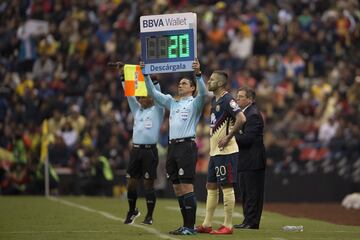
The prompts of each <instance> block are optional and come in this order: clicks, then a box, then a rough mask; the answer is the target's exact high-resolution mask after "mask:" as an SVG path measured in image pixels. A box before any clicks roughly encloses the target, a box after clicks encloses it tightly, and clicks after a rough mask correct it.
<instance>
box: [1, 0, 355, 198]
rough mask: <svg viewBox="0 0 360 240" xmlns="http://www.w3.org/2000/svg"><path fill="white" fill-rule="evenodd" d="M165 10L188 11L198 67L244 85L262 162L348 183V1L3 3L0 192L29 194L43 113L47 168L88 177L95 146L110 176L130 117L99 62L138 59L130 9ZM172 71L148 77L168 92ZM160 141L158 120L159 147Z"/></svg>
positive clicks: (233, 86)
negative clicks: (258, 124)
mask: <svg viewBox="0 0 360 240" xmlns="http://www.w3.org/2000/svg"><path fill="white" fill-rule="evenodd" d="M175 12H195V13H197V20H198V29H197V30H198V31H197V34H198V40H197V44H198V45H197V47H198V49H197V51H198V57H199V60H200V62H201V66H202V71H203V74H204V75H205V76H209V74H210V73H211V72H212V71H213V70H217V69H223V70H225V71H227V72H228V73H229V76H230V79H231V83H230V84H229V91H231V92H232V93H235V92H236V90H237V89H238V88H239V87H241V86H244V85H247V86H250V87H253V88H255V89H256V92H257V103H258V106H259V107H260V108H261V110H262V112H263V114H264V118H265V122H266V131H265V142H266V147H267V155H268V160H267V164H268V168H269V170H270V171H274V172H275V173H276V174H284V173H286V174H311V173H313V172H323V173H324V174H326V173H329V172H336V173H338V174H339V175H341V176H343V177H345V178H349V179H351V181H353V182H357V183H360V3H359V1H357V0H339V1H328V0H312V1H309V0H301V1H293V0H282V1H280V0H278V1H277V0H243V1H212V0H197V1H188V0H153V1H144V0H139V1H132V0H76V1H75V0H4V1H1V3H0V136H1V137H0V163H1V164H0V184H1V186H0V189H1V191H0V194H1V192H2V193H3V194H6V193H9V194H10V193H19V192H20V193H21V192H27V193H37V192H38V191H40V190H39V189H41V184H39V183H38V184H34V182H36V181H41V179H43V176H42V175H43V174H42V173H41V169H42V166H43V163H42V162H41V161H40V148H41V147H40V146H41V142H42V138H41V130H42V123H43V121H44V120H45V119H48V125H49V133H50V139H49V141H50V144H49V147H48V157H49V161H50V163H51V164H52V166H53V167H54V168H55V170H56V169H61V168H67V169H70V171H71V173H73V174H75V175H77V176H79V177H80V178H81V177H84V178H85V177H89V176H91V175H92V174H94V171H93V170H92V169H93V167H94V163H93V162H94V161H92V160H91V159H92V155H93V154H98V155H103V156H104V157H106V158H107V159H108V161H109V163H110V166H111V168H112V170H113V172H114V174H115V175H116V174H121V173H123V170H124V169H125V168H126V166H127V163H128V161H129V149H130V148H131V136H132V122H133V116H132V115H131V113H130V111H129V106H128V104H127V101H126V99H125V98H124V95H123V91H122V89H121V85H120V82H119V76H118V74H117V73H114V72H112V71H109V70H108V69H107V68H106V64H107V62H110V61H119V60H121V61H123V62H126V63H132V64H136V63H138V62H139V60H140V50H141V49H140V39H139V31H140V30H139V19H140V16H142V15H151V14H165V13H175ZM182 75H183V73H174V74H162V75H159V76H158V78H159V79H160V83H161V86H162V89H163V91H164V92H166V93H174V92H176V88H177V81H178V80H179V79H180V77H181V76H182ZM209 99H210V96H209ZM209 107H210V105H209V103H207V105H206V107H205V109H204V114H203V116H202V119H201V122H200V124H199V126H198V137H197V143H198V146H199V161H198V166H197V170H198V172H204V173H206V169H207V162H208V159H209V155H208V152H209V134H208V133H209V128H208V122H209ZM167 116H168V114H167ZM167 139H168V119H167V118H165V120H164V123H163V126H162V128H161V137H160V139H159V145H160V146H161V147H162V148H165V149H166V146H167ZM165 152H166V151H164V154H165ZM54 179H56V177H54Z"/></svg>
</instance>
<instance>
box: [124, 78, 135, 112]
mask: <svg viewBox="0 0 360 240" xmlns="http://www.w3.org/2000/svg"><path fill="white" fill-rule="evenodd" d="M121 85H122V87H123V89H125V83H124V81H121ZM126 99H127V101H128V103H129V107H130V111H131V112H132V113H133V114H135V112H136V111H137V110H139V108H140V104H139V102H138V101H137V100H136V97H134V96H129V97H126Z"/></svg>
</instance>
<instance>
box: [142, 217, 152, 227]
mask: <svg viewBox="0 0 360 240" xmlns="http://www.w3.org/2000/svg"><path fill="white" fill-rule="evenodd" d="M142 224H146V225H152V224H153V219H152V217H151V216H146V217H145V219H144V221H143V222H142Z"/></svg>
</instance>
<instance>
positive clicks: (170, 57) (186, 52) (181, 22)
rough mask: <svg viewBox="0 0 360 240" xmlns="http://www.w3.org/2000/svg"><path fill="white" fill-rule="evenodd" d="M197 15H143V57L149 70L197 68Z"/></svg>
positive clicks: (166, 70) (189, 69) (149, 71)
mask: <svg viewBox="0 0 360 240" xmlns="http://www.w3.org/2000/svg"><path fill="white" fill-rule="evenodd" d="M196 24H197V22H196V14H195V13H176V14H163V15H149V16H141V17H140V39H141V57H142V61H143V62H144V63H145V73H146V74H151V73H169V72H188V71H193V69H192V63H193V61H194V59H195V58H196V57H197V55H196Z"/></svg>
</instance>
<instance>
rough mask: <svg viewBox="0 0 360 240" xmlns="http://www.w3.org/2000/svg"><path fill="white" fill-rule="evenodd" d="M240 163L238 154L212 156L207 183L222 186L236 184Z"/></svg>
mask: <svg viewBox="0 0 360 240" xmlns="http://www.w3.org/2000/svg"><path fill="white" fill-rule="evenodd" d="M238 161H239V159H238V153H232V154H228V155H216V156H211V157H210V161H209V166H208V177H207V181H208V182H210V183H220V184H221V185H225V184H229V183H236V181H237V165H238Z"/></svg>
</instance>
